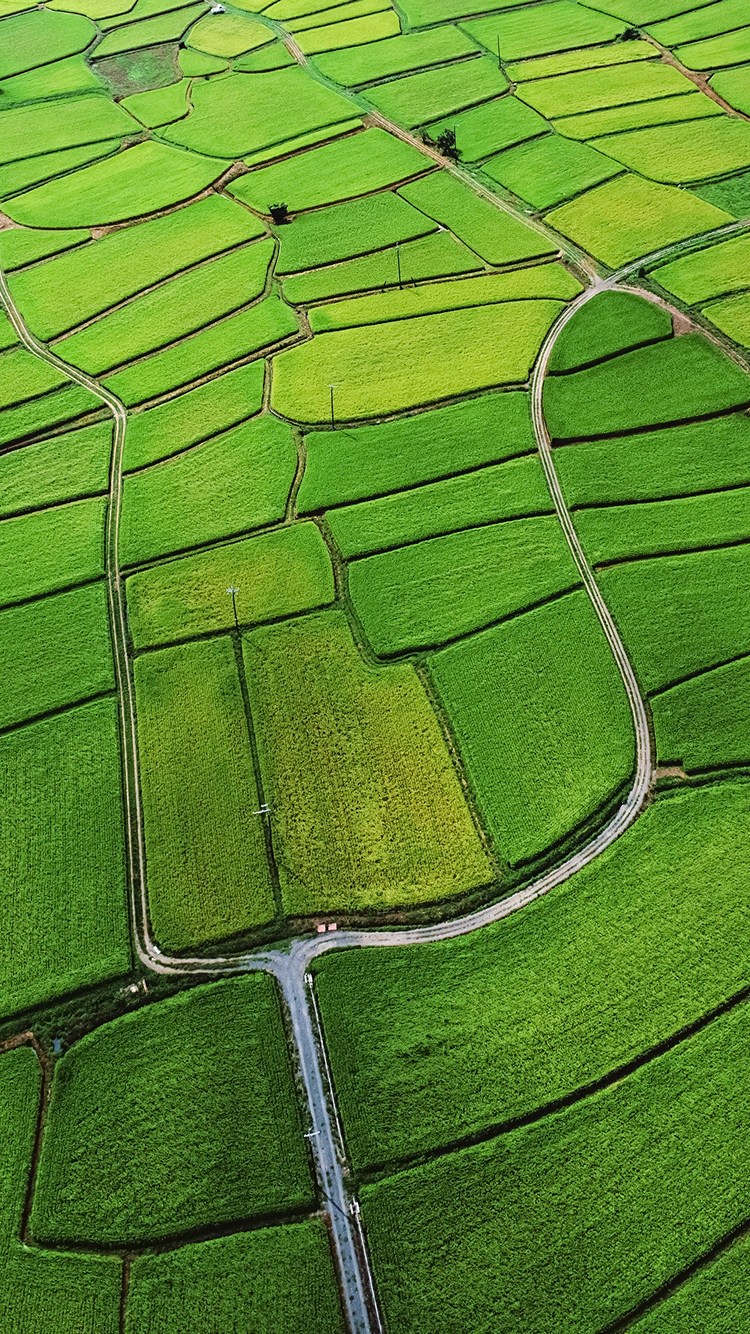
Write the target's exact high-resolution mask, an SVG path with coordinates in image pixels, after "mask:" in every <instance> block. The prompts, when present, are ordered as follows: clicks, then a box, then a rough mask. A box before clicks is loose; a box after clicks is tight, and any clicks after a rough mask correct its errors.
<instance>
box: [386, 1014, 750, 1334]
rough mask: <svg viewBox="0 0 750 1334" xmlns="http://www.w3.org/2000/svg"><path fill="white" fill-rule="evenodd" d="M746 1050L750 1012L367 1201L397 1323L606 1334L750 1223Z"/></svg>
mask: <svg viewBox="0 0 750 1334" xmlns="http://www.w3.org/2000/svg"><path fill="white" fill-rule="evenodd" d="M749 1046H750V1012H749V1011H748V1009H747V1006H743V1007H742V1008H741V1009H739V1010H737V1011H735V1012H734V1013H732V1014H729V1015H726V1016H724V1017H722V1018H720V1019H717V1020H716V1021H715V1022H714V1023H713V1024H712V1025H710V1026H709V1027H708V1028H707V1029H705V1030H704V1031H703V1032H701V1033H699V1034H697V1035H696V1036H695V1037H693V1038H691V1039H690V1040H689V1041H686V1042H684V1043H682V1044H680V1045H679V1046H678V1047H677V1048H676V1049H675V1050H673V1051H670V1052H668V1053H666V1054H664V1055H663V1056H662V1057H661V1058H659V1059H658V1060H654V1061H652V1062H650V1063H649V1064H648V1065H646V1066H645V1067H644V1068H642V1069H640V1070H637V1071H636V1072H634V1073H633V1074H632V1075H630V1077H629V1078H627V1079H625V1080H623V1081H622V1082H620V1083H619V1084H616V1085H615V1086H614V1087H612V1088H610V1089H608V1090H607V1091H606V1092H605V1093H603V1094H601V1095H600V1096H598V1097H594V1098H590V1099H587V1100H586V1101H585V1102H583V1103H582V1104H580V1105H579V1106H576V1107H572V1108H570V1109H568V1110H567V1111H565V1112H563V1113H562V1114H561V1115H560V1116H552V1117H548V1118H546V1119H545V1120H543V1121H542V1122H540V1123H539V1124H538V1125H535V1126H530V1127H528V1128H526V1129H521V1130H518V1131H515V1132H512V1133H510V1134H508V1135H501V1136H500V1137H499V1138H497V1139H495V1140H492V1141H490V1142H489V1143H487V1144H480V1145H477V1146H476V1147H472V1148H468V1149H465V1150H463V1151H461V1152H459V1153H456V1154H449V1155H448V1156H446V1157H444V1158H442V1159H440V1160H438V1161H436V1162H434V1163H430V1164H428V1165H426V1166H424V1167H417V1168H415V1169H414V1170H413V1171H411V1172H408V1173H404V1174H401V1175H398V1176H395V1177H392V1178H391V1179H390V1180H387V1181H385V1182H382V1183H380V1184H378V1185H375V1186H371V1187H367V1188H365V1190H364V1191H363V1193H362V1205H363V1212H364V1217H365V1223H366V1226H367V1234H368V1240H369V1243H370V1248H371V1255H372V1258H373V1263H374V1268H375V1273H376V1274H377V1275H378V1288H379V1293H380V1298H381V1301H382V1303H383V1306H384V1310H385V1318H386V1320H387V1321H388V1322H389V1324H390V1325H391V1326H392V1327H393V1328H402V1329H409V1328H413V1329H419V1330H420V1332H421V1334H430V1332H431V1331H437V1330H443V1329H445V1311H446V1303H448V1302H449V1303H450V1310H451V1312H452V1317H453V1318H454V1319H455V1322H456V1325H457V1327H459V1328H461V1327H465V1326H467V1325H468V1324H471V1327H472V1328H474V1329H486V1330H489V1329H492V1330H495V1331H498V1334H500V1332H501V1331H502V1332H503V1334H505V1332H506V1331H511V1330H513V1331H514V1334H515V1332H516V1331H531V1330H539V1329H550V1328H554V1326H555V1323H556V1322H558V1321H559V1318H560V1312H561V1311H564V1312H565V1316H564V1319H565V1326H566V1329H568V1330H570V1331H584V1330H591V1329H602V1328H606V1327H607V1325H609V1324H610V1323H611V1322H613V1321H614V1320H616V1319H617V1318H618V1317H621V1316H623V1315H624V1314H625V1313H626V1312H628V1311H629V1310H631V1309H632V1308H633V1307H635V1306H637V1305H638V1304H639V1302H641V1301H643V1300H644V1299H645V1298H647V1297H649V1296H650V1295H651V1294H652V1293H653V1292H654V1290H655V1289H657V1288H659V1287H660V1286H661V1285H662V1284H663V1283H665V1282H666V1281H667V1280H669V1279H670V1278H671V1277H672V1276H673V1275H674V1274H676V1273H679V1272H680V1271H681V1270H682V1269H684V1268H687V1266H689V1265H690V1264H691V1262H693V1261H695V1260H696V1259H697V1258H698V1257H700V1256H701V1255H702V1254H703V1253H704V1252H705V1251H707V1250H708V1249H709V1248H710V1247H711V1246H712V1245H713V1244H714V1242H715V1241H716V1239H717V1237H721V1236H722V1235H723V1234H725V1233H727V1232H729V1231H730V1230H731V1229H732V1228H734V1227H737V1226H738V1225H739V1224H741V1223H744V1221H745V1218H746V1205H745V1199H744V1197H745V1191H746V1187H747V1163H746V1152H745V1150H746V1142H747V1134H748V1131H747V1124H746V1122H745V1120H744V1118H743V1115H742V1108H743V1106H744V1104H745V1098H746V1074H745V1071H746V1063H747V1056H748V1049H749ZM519 1201H523V1208H520V1207H519ZM436 1255H438V1256H439V1257H440V1263H439V1264H436V1261H435V1256H436ZM489 1257H491V1261H490V1260H489ZM405 1273H408V1275H409V1282H408V1284H406V1283H404V1274H405Z"/></svg>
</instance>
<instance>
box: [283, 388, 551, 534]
mask: <svg viewBox="0 0 750 1334" xmlns="http://www.w3.org/2000/svg"><path fill="white" fill-rule="evenodd" d="M535 447H536V446H535V440H534V432H533V429H532V426H531V414H530V410H529V399H528V395H527V394H523V393H517V392H515V393H514V392H510V393H502V394H486V395H483V396H482V397H481V398H473V399H466V400H465V401H464V402H462V403H452V404H450V406H448V407H445V408H435V409H433V410H432V411H430V412H420V413H418V414H416V415H415V416H411V417H402V418H401V419H400V420H398V421H392V422H381V423H379V424H378V425H376V426H359V427H355V428H354V429H353V430H349V429H347V430H345V431H312V432H311V433H310V434H309V435H307V436H306V437H305V448H306V451H307V464H306V467H305V472H304V475H303V478H302V484H301V486H300V489H299V492H298V495H297V510H298V512H299V513H300V514H309V513H312V512H314V511H316V510H322V509H325V508H327V507H328V506H329V505H340V504H345V503H347V502H349V501H354V500H364V499H366V498H368V497H370V496H380V495H386V494H387V493H389V492H392V491H400V490H402V489H403V488H404V487H410V486H416V485H417V484H418V483H420V482H431V481H437V480H438V479H440V478H442V477H450V476H451V475H452V474H453V473H459V472H461V471H463V470H467V469H470V468H479V467H482V466H483V465H485V464H488V463H499V462H502V461H503V460H504V459H510V458H513V457H517V456H519V455H521V454H530V453H532V452H533V451H534V449H535Z"/></svg>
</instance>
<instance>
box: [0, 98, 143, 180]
mask: <svg viewBox="0 0 750 1334" xmlns="http://www.w3.org/2000/svg"><path fill="white" fill-rule="evenodd" d="M139 128H140V127H139V126H138V124H137V122H136V121H134V120H133V118H132V116H129V115H128V114H127V112H126V111H123V109H122V107H119V106H117V104H116V103H114V102H110V100H109V98H108V97H104V96H102V94H101V93H93V94H89V95H85V96H83V97H66V98H63V99H62V100H60V101H58V100H57V99H54V100H51V101H48V102H38V103H35V104H34V105H32V106H24V107H14V108H12V109H11V110H9V111H3V112H2V113H1V114H0V162H1V163H9V162H15V161H17V160H18V159H19V158H25V157H26V156H27V155H28V152H29V147H30V145H34V146H36V145H40V144H41V145H43V146H44V151H45V153H52V152H56V151H59V150H60V149H63V148H74V147H78V146H79V145H80V144H91V143H96V142H97V140H101V139H120V138H122V137H123V135H127V134H133V133H137V132H138V129H139Z"/></svg>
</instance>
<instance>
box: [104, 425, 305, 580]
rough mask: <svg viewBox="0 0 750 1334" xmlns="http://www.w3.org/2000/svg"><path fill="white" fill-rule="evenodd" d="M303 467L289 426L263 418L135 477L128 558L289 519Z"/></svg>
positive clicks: (128, 487)
mask: <svg viewBox="0 0 750 1334" xmlns="http://www.w3.org/2000/svg"><path fill="white" fill-rule="evenodd" d="M296 465H297V451H296V449H295V446H294V440H293V438H292V433H291V431H290V429H289V427H288V426H286V425H285V424H284V423H282V422H279V421H277V420H276V419H275V418H273V417H261V418H258V419H257V420H256V421H251V422H247V423H245V424H240V425H239V426H235V427H233V428H232V429H231V430H230V431H227V432H223V433H222V434H221V435H217V436H215V437H213V438H211V439H209V440H207V441H205V442H204V443H203V444H201V445H199V447H198V448H197V449H194V450H191V451H189V452H187V453H185V454H182V455H178V456H177V457H176V458H172V459H167V460H165V461H163V462H161V463H158V464H156V465H155V466H154V467H152V468H147V469H145V470H144V471H143V472H138V473H132V474H130V475H129V476H128V477H127V478H126V481H125V487H124V499H123V518H122V538H121V554H122V560H123V563H124V564H126V565H131V564H136V563H138V562H139V561H143V560H149V559H151V558H153V557H154V556H161V555H165V554H166V553H167V552H171V551H186V550H188V549H189V548H190V547H195V546H200V545H202V544H203V543H205V542H210V541H214V540H216V539H217V538H223V537H231V536H232V535H234V534H240V533H243V532H247V531H248V530H249V529H251V528H262V527H263V526H264V524H269V523H273V522H274V521H275V520H278V519H281V518H283V515H284V510H285V508H286V500H287V495H288V494H289V488H290V487H291V484H292V480H293V478H294V472H295V468H296ZM249 482H250V483H251V485H249V484H248V483H249Z"/></svg>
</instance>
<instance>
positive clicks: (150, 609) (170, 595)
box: [0, 523, 335, 648]
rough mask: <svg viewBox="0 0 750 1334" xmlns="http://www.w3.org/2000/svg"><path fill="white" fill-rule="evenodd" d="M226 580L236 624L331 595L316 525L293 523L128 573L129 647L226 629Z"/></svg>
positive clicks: (229, 624)
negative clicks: (233, 593)
mask: <svg viewBox="0 0 750 1334" xmlns="http://www.w3.org/2000/svg"><path fill="white" fill-rule="evenodd" d="M0 531H2V529H1V528H0ZM229 586H233V587H235V588H236V589H237V592H236V597H235V600H236V605H237V618H238V620H239V622H240V625H242V626H250V625H259V624H262V623H263V622H264V621H274V620H278V619H280V618H281V617H283V616H294V615H297V614H298V613H299V612H303V611H312V610H315V609H316V608H318V607H323V606H326V605H327V604H328V603H330V602H333V600H334V597H335V589H334V583H333V571H332V569H331V561H330V557H329V555H328V550H327V548H326V544H325V542H324V541H323V538H322V537H321V534H320V531H319V529H318V528H317V527H316V526H315V524H314V523H295V524H291V525H290V526H289V527H287V528H278V529H275V530H273V531H272V532H270V533H261V534H258V536H257V537H249V538H245V539H243V540H241V541H239V542H232V543H231V544H229V545H227V546H221V547H211V548H209V550H207V551H201V552H198V553H197V554H196V555H194V556H183V557H181V558H180V559H179V560H173V561H168V562H165V563H164V564H163V565H154V566H152V567H151V568H150V569H148V570H144V571H143V572H142V573H141V574H135V575H131V577H130V578H129V579H128V582H127V594H128V624H129V627H130V633H131V635H132V638H133V643H134V645H135V647H136V648H143V647H147V646H149V645H155V644H167V643H172V642H174V641H177V640H180V639H190V638H191V637H193V636H195V635H203V634H210V633H216V632H219V631H222V630H231V629H233V628H234V617H233V612H232V602H231V600H230V598H229V597H228V596H227V594H226V593H225V592H224V591H223V590H225V589H226V588H227V587H229ZM222 594H223V596H222Z"/></svg>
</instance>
